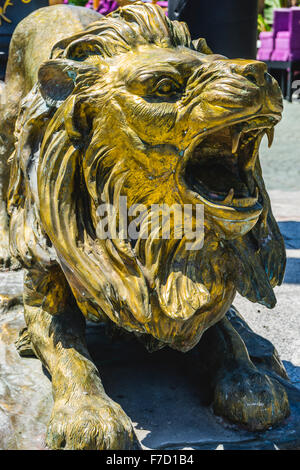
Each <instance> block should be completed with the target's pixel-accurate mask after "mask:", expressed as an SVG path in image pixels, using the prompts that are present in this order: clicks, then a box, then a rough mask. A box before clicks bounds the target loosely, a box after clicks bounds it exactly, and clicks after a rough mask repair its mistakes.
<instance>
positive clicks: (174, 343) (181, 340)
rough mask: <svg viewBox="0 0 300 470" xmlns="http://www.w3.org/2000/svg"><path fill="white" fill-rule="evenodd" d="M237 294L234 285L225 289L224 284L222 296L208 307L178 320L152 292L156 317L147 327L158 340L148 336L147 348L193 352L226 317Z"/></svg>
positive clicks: (146, 340) (145, 326)
mask: <svg viewBox="0 0 300 470" xmlns="http://www.w3.org/2000/svg"><path fill="white" fill-rule="evenodd" d="M221 291H222V294H221ZM234 295H235V290H234V289H233V287H232V286H231V285H230V286H227V287H226V288H225V289H224V286H223V287H222V289H221V286H220V293H219V296H218V299H214V301H212V302H210V303H209V304H208V305H207V306H206V308H205V309H203V310H201V311H199V312H196V313H195V314H194V315H193V316H192V317H190V318H189V319H188V320H185V321H183V320H174V319H171V318H170V317H168V316H166V315H165V313H164V312H163V311H162V310H161V308H160V305H159V302H158V299H157V296H156V295H152V297H151V307H152V317H151V320H150V321H149V322H147V323H146V324H144V325H143V330H144V332H145V333H147V334H148V335H151V337H153V338H155V340H157V342H153V341H149V338H148V339H147V338H145V340H144V344H145V345H146V347H147V349H149V350H152V351H153V350H155V349H161V348H162V347H164V346H169V347H170V348H172V349H175V350H177V351H181V352H187V351H190V350H191V349H193V348H194V347H195V346H196V345H197V344H198V342H199V341H200V340H201V337H202V335H203V334H204V332H205V331H206V330H207V329H208V328H210V327H211V326H213V325H214V324H216V323H217V322H218V321H220V320H221V319H222V318H223V317H224V315H225V314H226V312H227V311H228V309H229V308H230V306H231V304H232V301H233V298H234ZM146 336H147V335H146ZM149 345H150V346H149Z"/></svg>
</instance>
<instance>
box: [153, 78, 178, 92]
mask: <svg viewBox="0 0 300 470" xmlns="http://www.w3.org/2000/svg"><path fill="white" fill-rule="evenodd" d="M178 89H179V86H178V85H177V83H175V82H174V80H171V79H170V78H164V79H163V80H161V81H160V82H159V83H158V84H157V86H156V88H155V92H156V93H157V94H159V95H170V94H171V93H176V92H177V91H178Z"/></svg>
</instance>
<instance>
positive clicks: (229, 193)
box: [222, 188, 234, 204]
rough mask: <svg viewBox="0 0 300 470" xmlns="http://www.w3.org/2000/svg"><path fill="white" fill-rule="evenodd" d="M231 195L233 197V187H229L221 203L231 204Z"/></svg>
mask: <svg viewBox="0 0 300 470" xmlns="http://www.w3.org/2000/svg"><path fill="white" fill-rule="evenodd" d="M233 197H234V189H233V188H231V189H230V191H229V192H228V194H227V196H226V198H225V199H224V200H223V201H222V202H223V204H231V203H232V201H233Z"/></svg>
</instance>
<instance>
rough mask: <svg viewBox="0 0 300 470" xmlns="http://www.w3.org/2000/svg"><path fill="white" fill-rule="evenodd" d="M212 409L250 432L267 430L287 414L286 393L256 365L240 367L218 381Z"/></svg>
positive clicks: (288, 409) (288, 410) (288, 411)
mask: <svg viewBox="0 0 300 470" xmlns="http://www.w3.org/2000/svg"><path fill="white" fill-rule="evenodd" d="M213 409H214V412H215V414H217V415H221V416H223V417H224V418H227V419H228V420H230V421H232V422H234V423H237V424H241V425H243V426H245V427H246V428H247V429H249V430H250V431H260V430H264V429H268V428H270V427H271V426H273V425H276V424H278V423H279V422H281V421H282V420H283V419H285V418H286V417H287V416H288V415H289V413H290V408H289V402H288V397H287V393H286V391H285V389H284V387H283V386H282V385H281V384H280V383H279V382H277V380H274V379H271V378H270V377H268V376H267V375H265V374H263V373H262V372H260V371H258V370H257V369H255V368H253V369H252V368H241V367H240V368H238V369H236V370H234V371H233V372H231V373H227V374H224V376H223V377H222V378H221V380H219V381H218V383H217V386H216V388H215V393H214V402H213Z"/></svg>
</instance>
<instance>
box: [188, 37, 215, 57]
mask: <svg viewBox="0 0 300 470" xmlns="http://www.w3.org/2000/svg"><path fill="white" fill-rule="evenodd" d="M192 43H193V46H194V48H195V49H196V51H198V52H201V53H202V54H209V55H210V54H213V51H212V50H211V49H210V47H208V45H207V43H206V40H205V39H204V38H199V39H194V40H193V41H192Z"/></svg>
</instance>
